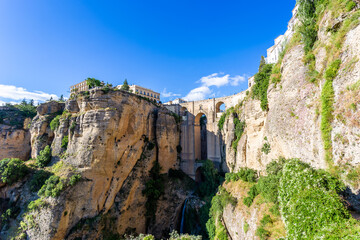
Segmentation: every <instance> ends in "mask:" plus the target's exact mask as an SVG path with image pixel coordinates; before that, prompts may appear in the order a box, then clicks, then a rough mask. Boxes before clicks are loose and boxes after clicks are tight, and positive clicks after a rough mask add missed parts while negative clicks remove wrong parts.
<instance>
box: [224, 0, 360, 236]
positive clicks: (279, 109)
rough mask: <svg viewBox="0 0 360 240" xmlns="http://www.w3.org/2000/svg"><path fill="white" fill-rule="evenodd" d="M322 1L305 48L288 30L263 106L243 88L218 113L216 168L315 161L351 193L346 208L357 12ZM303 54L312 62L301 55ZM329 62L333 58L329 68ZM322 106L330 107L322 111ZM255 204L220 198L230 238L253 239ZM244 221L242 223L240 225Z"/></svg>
mask: <svg viewBox="0 0 360 240" xmlns="http://www.w3.org/2000/svg"><path fill="white" fill-rule="evenodd" d="M330 2H331V3H330V4H331V7H332V9H326V10H325V11H324V13H323V14H322V15H321V18H319V21H318V41H317V42H316V43H315V45H314V48H313V50H312V52H310V53H305V51H304V45H303V44H302V42H301V41H300V40H299V39H300V35H296V34H295V36H294V38H298V39H292V41H290V42H289V43H288V45H287V47H286V48H285V51H284V56H283V57H282V58H281V59H280V61H279V63H277V65H278V66H279V69H280V70H279V71H280V73H279V75H280V79H279V81H276V80H275V81H272V77H271V78H270V83H269V87H268V89H267V101H268V105H267V106H268V109H266V110H263V109H261V107H260V104H261V103H260V100H257V99H256V97H255V98H252V97H251V92H252V89H251V88H250V89H249V95H248V97H246V98H245V100H244V101H242V102H241V103H239V104H238V105H236V106H234V109H233V110H232V111H233V112H234V114H228V116H227V117H226V119H225V123H224V126H223V129H222V130H221V134H222V140H223V142H224V147H225V148H226V166H225V167H224V169H226V168H228V169H229V171H232V172H237V171H239V169H240V168H243V167H249V168H253V169H257V170H259V171H260V173H262V174H265V168H266V165H267V164H269V163H270V162H271V161H272V160H274V159H278V158H279V157H285V158H287V159H290V158H298V159H301V160H302V161H304V162H306V163H309V164H310V165H311V166H313V167H315V168H317V169H319V168H320V169H327V170H329V171H330V172H332V173H335V174H337V176H339V177H340V178H341V179H342V180H343V181H344V182H345V183H346V184H347V185H348V187H350V188H351V189H352V190H353V192H354V193H355V194H353V196H354V197H353V198H354V199H355V201H357V202H355V203H348V204H350V205H352V206H351V207H349V209H357V208H358V206H359V203H358V200H359V198H360V197H359V194H358V192H359V189H360V184H359V181H360V179H359V177H358V176H359V171H358V169H359V162H360V152H359V151H360V147H359V146H360V137H359V136H360V134H359V133H360V124H359V123H360V122H359V117H360V98H359V93H360V87H359V86H360V71H359V69H360V62H359V58H360V47H359V42H360V25H359V20H360V14H359V11H358V5H356V7H354V8H353V9H351V10H349V12H342V13H340V11H339V10H334V9H336V7H338V8H340V6H341V5H342V7H344V4H345V2H344V3H340V2H337V3H332V1H330ZM333 2H335V1H333ZM335 4H339V6H337V5H335ZM311 54H313V55H314V57H312V56H311ZM309 56H311V58H312V59H313V60H312V61H313V62H312V63H309V62H308V61H309V60H308V58H309ZM310 62H311V61H310ZM334 63H339V66H338V69H336V70H334V66H335V65H336V64H334ZM277 65H275V66H274V67H277ZM333 73H335V74H333ZM272 74H273V75H274V70H273V72H272ZM275 74H277V73H275ZM273 75H272V76H273ZM313 76H315V78H313V79H312V78H311V77H313ZM329 83H330V85H331V88H329ZM252 87H253V86H252ZM329 89H330V90H329ZM331 89H333V92H332V90H331ZM326 91H327V92H326ZM329 93H330V94H329ZM326 94H328V95H326ZM329 112H330V115H326V114H328V113H329ZM329 116H330V117H329ZM234 118H238V119H240V121H245V123H246V127H245V129H244V131H243V133H242V136H241V139H240V140H239V142H238V144H237V146H236V149H234V148H233V146H232V143H233V142H234V139H236V136H235V131H236V130H235V128H236V125H235V123H234ZM326 124H328V125H326ZM328 132H330V135H329V138H328V139H327V133H328ZM225 186H226V185H225ZM241 192H242V191H241V189H240V190H237V191H232V194H233V196H236V197H237V198H238V199H241V201H242V200H243V198H244V197H246V193H242V194H241ZM350 192H351V191H350ZM348 201H349V200H348ZM262 211H264V209H263V206H262V205H259V204H257V205H255V206H252V207H251V208H247V207H245V206H240V207H239V205H238V206H237V207H232V206H230V205H228V206H227V207H225V209H224V213H223V216H222V221H223V225H224V226H225V227H226V229H227V234H228V235H229V236H230V237H231V239H258V236H255V231H256V229H257V228H258V226H259V218H261V217H263V216H264V212H262ZM354 216H357V214H355V215H354ZM245 222H246V224H249V225H248V227H247V229H246V231H244V224H245Z"/></svg>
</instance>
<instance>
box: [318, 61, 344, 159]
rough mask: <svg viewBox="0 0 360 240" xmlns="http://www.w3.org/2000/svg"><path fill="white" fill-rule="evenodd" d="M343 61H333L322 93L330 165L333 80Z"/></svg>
mask: <svg viewBox="0 0 360 240" xmlns="http://www.w3.org/2000/svg"><path fill="white" fill-rule="evenodd" d="M340 64H341V60H339V59H338V60H335V61H333V62H332V63H331V64H330V65H329V67H328V69H327V70H326V72H325V79H326V81H325V84H324V87H323V89H322V92H321V135H322V139H323V142H324V149H325V159H326V161H327V162H329V163H330V161H331V160H332V141H331V131H332V127H331V123H332V121H333V111H334V107H333V105H334V96H335V93H334V88H333V85H332V81H333V79H334V78H335V77H336V75H337V73H338V70H339V68H340Z"/></svg>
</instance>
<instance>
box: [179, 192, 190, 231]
mask: <svg viewBox="0 0 360 240" xmlns="http://www.w3.org/2000/svg"><path fill="white" fill-rule="evenodd" d="M187 201H188V198H187V199H186V200H185V203H184V207H183V210H182V216H181V225H180V234H181V233H184V220H185V210H186V203H187Z"/></svg>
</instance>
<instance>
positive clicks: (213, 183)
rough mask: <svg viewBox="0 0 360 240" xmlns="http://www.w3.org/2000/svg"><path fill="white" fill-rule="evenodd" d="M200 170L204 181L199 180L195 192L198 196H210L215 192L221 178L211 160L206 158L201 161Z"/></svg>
mask: <svg viewBox="0 0 360 240" xmlns="http://www.w3.org/2000/svg"><path fill="white" fill-rule="evenodd" d="M201 172H202V174H203V176H204V179H205V181H204V182H200V184H199V187H198V189H197V191H196V192H197V193H198V195H199V196H200V197H204V198H206V197H212V196H214V195H215V194H216V192H217V189H218V186H219V185H220V184H221V182H222V179H221V177H220V176H219V173H218V171H217V169H216V168H215V166H214V163H213V162H212V161H211V160H206V161H204V162H203V165H202V167H201Z"/></svg>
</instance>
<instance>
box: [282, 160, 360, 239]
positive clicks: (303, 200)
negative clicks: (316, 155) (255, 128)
mask: <svg viewBox="0 0 360 240" xmlns="http://www.w3.org/2000/svg"><path fill="white" fill-rule="evenodd" d="M344 188H345V186H344V184H343V183H342V182H341V181H340V180H338V179H336V178H335V177H333V176H331V175H330V174H329V173H328V172H326V171H324V170H316V169H313V168H312V167H310V166H309V165H308V164H306V163H303V162H301V161H299V160H298V159H291V160H289V161H288V162H286V163H285V165H284V167H283V171H282V175H281V178H280V184H279V202H280V208H281V213H282V217H283V219H284V220H285V225H286V230H287V237H288V238H289V239H359V238H360V224H359V223H358V222H357V221H356V220H355V219H353V218H352V217H351V215H350V213H349V212H348V211H347V210H346V208H345V206H344V203H343V200H342V198H341V197H340V196H339V193H340V192H341V191H343V190H344Z"/></svg>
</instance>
